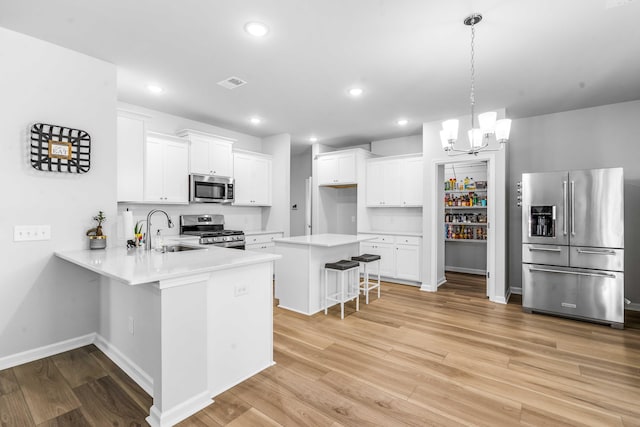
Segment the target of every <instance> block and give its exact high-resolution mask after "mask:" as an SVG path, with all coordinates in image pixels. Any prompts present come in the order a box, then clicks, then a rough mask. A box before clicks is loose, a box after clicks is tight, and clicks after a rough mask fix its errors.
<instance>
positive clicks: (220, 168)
mask: <svg viewBox="0 0 640 427" xmlns="http://www.w3.org/2000/svg"><path fill="white" fill-rule="evenodd" d="M178 136H181V137H184V138H186V139H187V140H188V141H189V145H190V150H189V151H190V156H189V172H190V173H195V174H200V175H218V176H229V177H230V176H233V150H232V147H233V143H234V142H235V141H234V140H232V139H228V138H223V137H220V136H215V135H211V134H207V133H204V132H199V131H195V130H191V129H184V130H181V131H179V132H178Z"/></svg>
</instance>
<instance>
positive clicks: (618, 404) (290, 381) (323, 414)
mask: <svg viewBox="0 0 640 427" xmlns="http://www.w3.org/2000/svg"><path fill="white" fill-rule="evenodd" d="M447 277H448V279H449V283H447V284H446V285H444V286H443V287H441V288H440V290H439V291H438V292H437V293H425V292H420V291H419V290H418V289H417V288H413V287H409V286H402V285H395V284H389V283H384V284H383V288H382V298H381V299H380V300H376V299H375V298H373V301H372V302H371V303H370V304H369V305H365V304H364V302H363V301H362V304H361V306H360V312H358V313H355V311H354V307H353V305H352V304H353V303H351V304H349V305H348V309H347V310H346V311H347V315H346V317H345V320H343V321H341V320H340V317H339V311H338V310H336V309H333V310H331V311H330V313H329V316H326V317H325V316H324V314H318V315H315V316H312V317H306V316H302V315H297V314H295V313H292V312H288V311H285V310H280V309H277V308H276V309H274V332H275V333H274V347H275V360H276V362H277V365H275V366H273V367H271V368H269V369H267V370H265V371H264V372H262V373H260V374H258V375H256V376H254V377H252V378H250V379H249V380H247V381H244V382H243V383H241V384H239V385H238V386H236V387H234V388H232V389H231V390H229V391H227V392H225V393H223V394H222V395H220V396H218V397H216V399H215V403H214V404H212V405H210V406H209V407H208V408H206V409H204V410H202V411H201V412H199V413H198V414H196V415H194V416H193V417H191V418H190V419H189V420H187V421H185V422H183V423H181V424H180V425H181V426H218V425H220V426H222V425H230V426H278V425H283V426H306V425H312V426H365V425H376V426H405V425H414V426H425V425H445V426H449V425H486V426H497V425H519V424H523V425H535V426H539V425H549V426H557V425H593V426H640V313H637V312H627V319H626V322H627V324H626V329H624V330H622V331H620V330H614V329H611V328H609V327H607V326H602V325H594V324H590V323H584V322H577V321H573V320H567V319H561V318H555V317H551V316H543V315H535V314H534V315H530V314H525V313H523V312H522V310H521V307H520V299H519V297H518V296H515V297H513V298H512V301H511V302H510V303H509V304H508V305H500V304H494V303H490V302H489V301H488V300H487V299H486V298H485V297H484V292H485V289H484V280H483V279H482V278H478V277H477V276H469V275H464V274H454V273H448V274H447ZM150 405H151V398H150V397H149V396H148V395H146V394H145V393H144V392H143V391H142V390H141V389H140V388H139V387H138V386H137V385H136V384H135V383H133V382H132V381H131V380H130V379H129V378H128V377H127V376H126V375H125V374H124V373H122V371H120V370H119V369H118V368H117V367H116V366H115V365H114V364H113V363H112V362H111V361H110V360H109V359H108V358H106V357H105V356H104V354H102V353H101V352H100V351H99V350H98V349H97V348H96V347H94V346H88V347H84V348H81V349H77V350H74V351H71V352H67V353H64V354H60V355H57V356H54V357H51V358H47V359H44V360H40V361H36V362H32V363H29V364H26V365H22V366H19V367H15V368H13V369H8V370H5V371H0V426H22V425H25V426H32V425H42V426H67V425H73V426H75V425H78V426H80V425H94V426H103V425H114V426H115V425H118V426H135V425H145V422H144V418H145V417H146V416H147V414H148V408H149V407H150Z"/></svg>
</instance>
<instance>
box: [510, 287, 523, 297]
mask: <svg viewBox="0 0 640 427" xmlns="http://www.w3.org/2000/svg"><path fill="white" fill-rule="evenodd" d="M509 289H511V293H512V294H513V295H522V288H521V287H520V286H511V287H510V288H509Z"/></svg>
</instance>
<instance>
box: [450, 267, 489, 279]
mask: <svg viewBox="0 0 640 427" xmlns="http://www.w3.org/2000/svg"><path fill="white" fill-rule="evenodd" d="M444 271H452V272H454V273H467V274H477V275H479V276H486V275H487V272H486V271H485V270H480V269H477V268H465V267H452V266H449V265H445V266H444Z"/></svg>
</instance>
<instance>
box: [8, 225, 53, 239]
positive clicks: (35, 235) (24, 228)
mask: <svg viewBox="0 0 640 427" xmlns="http://www.w3.org/2000/svg"><path fill="white" fill-rule="evenodd" d="M33 240H51V226H50V225H16V226H14V227H13V241H14V242H26V241H33Z"/></svg>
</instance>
